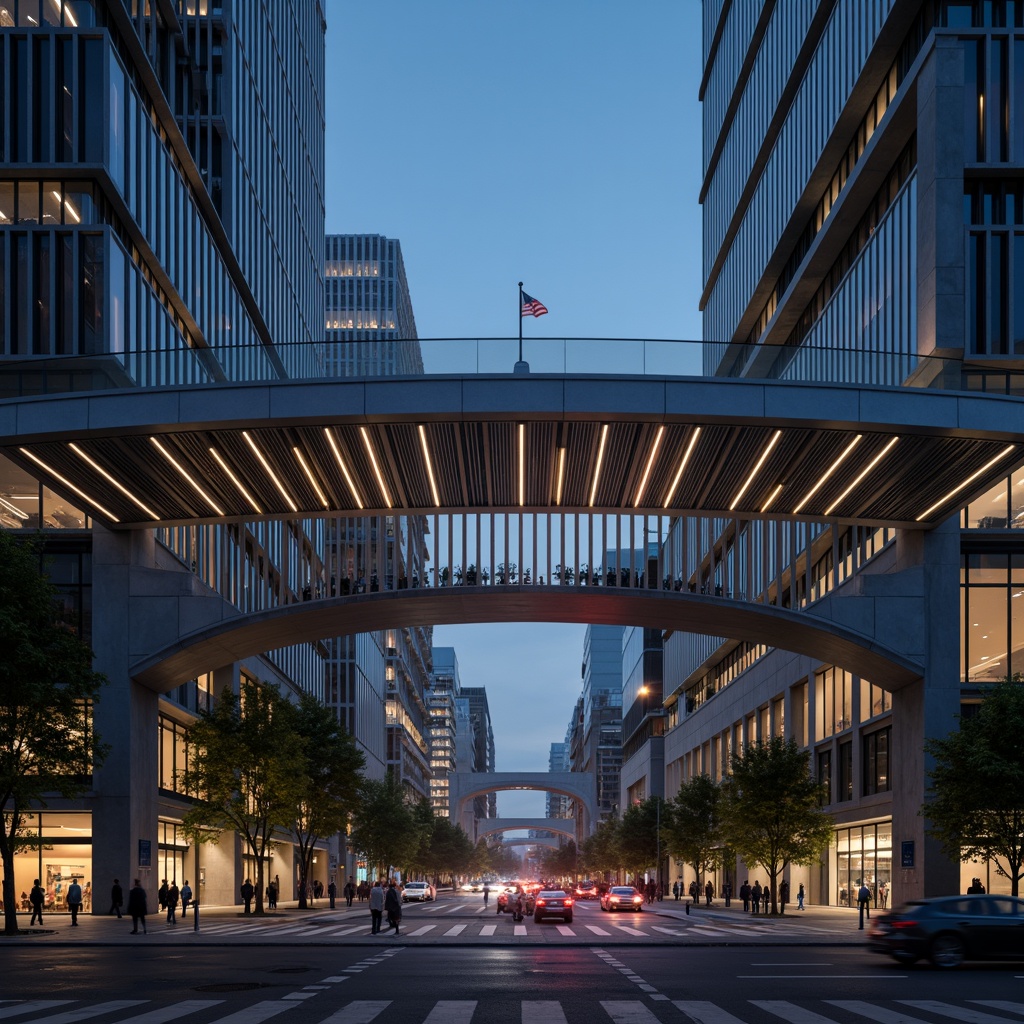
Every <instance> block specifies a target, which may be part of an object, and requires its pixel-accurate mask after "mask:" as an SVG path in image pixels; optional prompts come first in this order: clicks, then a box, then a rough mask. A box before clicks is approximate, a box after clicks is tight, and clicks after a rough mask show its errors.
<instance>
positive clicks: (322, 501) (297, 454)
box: [292, 445, 331, 508]
mask: <svg viewBox="0 0 1024 1024" xmlns="http://www.w3.org/2000/svg"><path fill="white" fill-rule="evenodd" d="M292 454H293V455H294V456H295V458H296V459H298V461H299V465H300V466H301V467H302V472H303V473H305V474H306V479H307V480H308V481H309V482H310V484H311V485H312V487H313V490H314V491H316V496H317V497H318V498H319V499H320V504H321V505H323V507H324V508H330V507H331V503H330V502H329V501H328V500H327V496H326V495H325V494H324V492H323V490H322V489H321V487H320V484H319V482H318V481H317V478H316V477H315V476H313V471H312V470H311V469H310V468H309V466H308V464H307V463H306V460H305V459H304V458H303V457H302V452H301V451H299V446H298V445H293V446H292Z"/></svg>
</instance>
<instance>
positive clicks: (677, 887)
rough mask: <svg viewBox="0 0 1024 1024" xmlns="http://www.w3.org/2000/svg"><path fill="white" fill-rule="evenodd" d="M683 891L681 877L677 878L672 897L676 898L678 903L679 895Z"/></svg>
mask: <svg viewBox="0 0 1024 1024" xmlns="http://www.w3.org/2000/svg"><path fill="white" fill-rule="evenodd" d="M682 892H683V887H682V886H681V885H680V884H679V879H678V878H677V879H676V880H675V881H674V882H673V883H672V897H673V898H674V899H675V901H676V902H677V903H678V902H679V897H680V896H681V895H682Z"/></svg>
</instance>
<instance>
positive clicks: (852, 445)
mask: <svg viewBox="0 0 1024 1024" xmlns="http://www.w3.org/2000/svg"><path fill="white" fill-rule="evenodd" d="M863 436H864V435H863V434H858V435H857V436H856V437H855V438H854V439H853V440H852V441H851V442H850V443H849V444H848V445H847V446H846V447H845V448H844V449H843V451H842V454H841V455H840V456H839V458H838V459H836V461H835V462H833V463H832V465H831V466H829V467H828V469H827V470H825V473H824V475H823V476H821V477H820V478H819V479H818V482H817V483H816V484H815V485H814V486H813V487H812V488H811V489H810V490H809V491H808V492H807V493H806V494H805V495H804V497H803V500H802V501H801V502H800V503H799V504H798V505H797V506H796V508H794V509H793V515H796V514H797V512H799V511H800V509H802V508H803V507H804V505H806V504H807V502H809V501H810V500H811V498H813V497H814V496H815V495H816V494H817V493H818V491H820V490H821V488H822V487H823V486H824V485H825V481H826V480H828V478H829V477H830V476H831V475H832V474H833V473H834V472H835V471H836V470H837V469H838V468H839V467H840V466H841V465H842V464H843V462H844V460H845V459H846V457H847V455H849V454H850V452H852V451H853V449H854V448H856V447H857V445H858V444H860V440H861V438H862V437H863Z"/></svg>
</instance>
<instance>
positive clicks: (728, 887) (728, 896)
mask: <svg viewBox="0 0 1024 1024" xmlns="http://www.w3.org/2000/svg"><path fill="white" fill-rule="evenodd" d="M722 896H723V897H724V898H725V905H726V906H727V907H730V906H732V882H730V881H728V880H726V882H725V885H723V886H722Z"/></svg>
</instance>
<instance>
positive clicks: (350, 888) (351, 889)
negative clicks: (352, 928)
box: [345, 875, 356, 907]
mask: <svg viewBox="0 0 1024 1024" xmlns="http://www.w3.org/2000/svg"><path fill="white" fill-rule="evenodd" d="M355 898H356V880H355V879H354V878H353V877H352V876H351V875H349V876H348V881H347V882H346V883H345V906H346V907H351V906H352V901H353V900H354V899H355Z"/></svg>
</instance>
